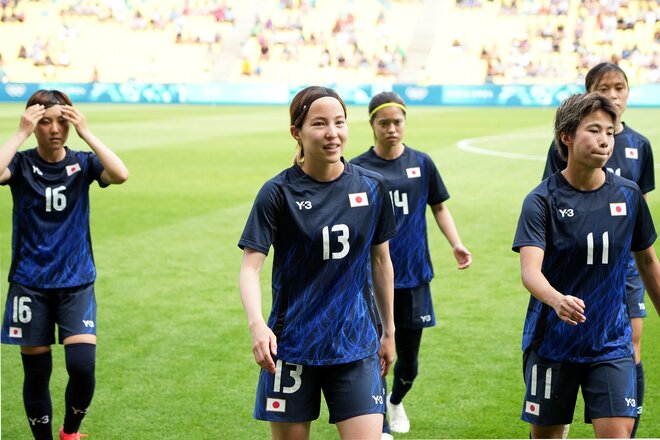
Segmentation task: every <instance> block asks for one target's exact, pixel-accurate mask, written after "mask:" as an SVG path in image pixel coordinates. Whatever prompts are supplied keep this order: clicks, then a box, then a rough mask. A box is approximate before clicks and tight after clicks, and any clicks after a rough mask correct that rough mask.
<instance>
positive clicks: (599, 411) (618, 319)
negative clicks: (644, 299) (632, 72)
mask: <svg viewBox="0 0 660 440" xmlns="http://www.w3.org/2000/svg"><path fill="white" fill-rule="evenodd" d="M617 119H618V115H617V110H616V107H615V105H614V104H613V103H612V102H611V101H610V100H609V99H608V98H606V97H604V96H602V95H600V94H598V93H588V94H584V95H574V96H572V97H570V98H568V99H566V100H565V101H564V102H563V103H562V104H561V105H560V107H559V109H558V110H557V113H556V116H555V143H556V145H557V146H558V151H559V153H560V155H561V156H562V157H563V158H564V159H566V160H567V166H566V168H565V169H564V170H563V171H561V172H559V173H556V174H553V175H552V176H551V177H549V178H548V179H546V180H544V181H543V182H542V183H541V184H540V185H538V186H537V187H536V188H535V189H534V190H533V191H532V192H531V193H529V194H528V196H527V197H526V198H525V201H524V203H523V207H522V213H521V215H520V219H519V222H518V228H517V231H516V235H515V239H514V242H513V250H514V251H517V252H520V264H521V276H522V281H523V284H524V285H525V287H526V288H527V290H529V292H530V293H531V294H532V296H531V298H530V303H529V307H528V310H527V316H526V318H525V327H524V331H523V344H522V348H523V352H524V362H523V366H524V376H525V384H526V394H525V403H524V406H523V412H522V417H521V418H522V420H525V421H527V422H529V423H530V424H531V432H532V437H533V438H560V437H561V436H562V433H563V431H564V425H566V424H570V423H571V421H572V418H573V411H574V409H575V401H576V398H577V392H578V388H580V387H581V388H582V393H583V396H584V400H585V408H586V413H587V414H588V416H589V417H590V419H591V421H592V423H593V427H594V432H595V435H596V437H599V438H600V437H616V438H625V437H629V436H630V434H631V432H632V429H633V425H634V421H635V416H636V413H637V407H636V401H635V397H636V393H635V391H636V390H635V388H636V374H635V363H634V357H633V348H632V328H631V325H630V319H629V318H628V314H627V310H626V275H627V271H628V259H629V256H630V252H631V251H632V252H633V254H634V256H635V260H636V262H637V267H638V269H639V272H640V274H641V277H642V279H643V280H644V284H645V286H646V287H647V289H648V292H649V296H650V297H651V299H652V300H653V303H654V305H655V307H656V310H657V311H658V313H659V314H660V264H659V263H658V259H657V257H656V255H655V251H654V249H653V247H652V244H653V242H654V241H655V239H656V232H655V228H654V226H653V222H652V219H651V216H650V213H649V209H648V206H647V204H646V201H645V200H644V197H643V195H642V192H641V191H640V190H639V187H638V186H637V185H636V184H635V183H633V182H631V181H629V180H627V179H624V178H622V177H620V176H618V175H616V174H614V173H609V172H606V171H604V170H603V167H604V166H605V163H606V162H607V160H608V159H609V157H610V155H611V154H612V148H613V146H614V130H615V126H616V122H617Z"/></svg>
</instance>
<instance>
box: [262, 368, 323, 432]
mask: <svg viewBox="0 0 660 440" xmlns="http://www.w3.org/2000/svg"><path fill="white" fill-rule="evenodd" d="M275 365H276V371H275V373H270V372H268V371H266V370H263V369H262V370H261V373H260V375H259V382H258V384H257V398H256V403H255V406H254V418H255V419H257V420H267V421H270V422H287V423H297V422H308V421H311V420H316V419H317V418H318V417H319V413H320V410H321V385H320V382H319V377H320V376H321V375H322V372H321V371H320V370H321V369H322V368H323V367H316V366H312V365H300V364H292V363H289V362H285V361H283V360H282V359H277V361H276V364H275Z"/></svg>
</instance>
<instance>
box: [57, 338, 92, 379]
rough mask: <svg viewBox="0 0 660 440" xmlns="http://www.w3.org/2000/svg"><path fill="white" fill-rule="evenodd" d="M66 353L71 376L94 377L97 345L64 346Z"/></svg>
mask: <svg viewBox="0 0 660 440" xmlns="http://www.w3.org/2000/svg"><path fill="white" fill-rule="evenodd" d="M64 353H65V360H66V370H67V372H68V373H69V376H77V377H92V378H93V377H94V369H95V367H96V345H94V344H69V345H65V346H64Z"/></svg>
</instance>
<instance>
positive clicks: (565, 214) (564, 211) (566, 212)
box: [559, 208, 575, 218]
mask: <svg viewBox="0 0 660 440" xmlns="http://www.w3.org/2000/svg"><path fill="white" fill-rule="evenodd" d="M559 213H560V214H561V216H562V218H564V217H573V216H574V215H575V211H573V209H571V208H566V209H560V210H559Z"/></svg>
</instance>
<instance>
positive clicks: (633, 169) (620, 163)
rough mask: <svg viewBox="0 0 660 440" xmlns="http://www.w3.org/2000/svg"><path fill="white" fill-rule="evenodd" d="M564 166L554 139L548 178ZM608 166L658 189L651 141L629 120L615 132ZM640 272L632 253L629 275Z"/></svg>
mask: <svg viewBox="0 0 660 440" xmlns="http://www.w3.org/2000/svg"><path fill="white" fill-rule="evenodd" d="M564 168H566V161H565V160H564V159H562V158H561V157H559V153H557V149H556V148H555V143H554V141H553V142H552V144H551V145H550V149H549V150H548V158H547V160H546V162H545V170H544V171H543V178H544V179H546V178H548V177H550V176H551V175H553V174H554V173H556V172H557V171H561V170H563V169H564ZM605 169H606V170H607V171H609V172H611V173H614V174H617V175H619V176H621V177H625V178H626V179H628V180H632V181H633V182H635V183H636V184H637V186H639V189H641V190H642V193H643V194H646V193H648V192H650V191H653V190H654V189H655V172H654V168H653V151H652V150H651V143H650V142H649V140H648V139H647V138H645V137H644V136H642V135H641V134H639V133H637V132H636V131H635V130H633V129H632V128H630V127H628V126H627V125H626V124H625V123H624V124H623V131H621V133H619V134H615V135H614V150H613V152H612V157H610V158H609V159H608V161H607V163H606V164H605ZM638 275H639V273H638V272H637V266H636V264H635V259H634V258H633V256H632V255H631V256H630V258H629V260H628V276H629V277H636V276H638Z"/></svg>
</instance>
